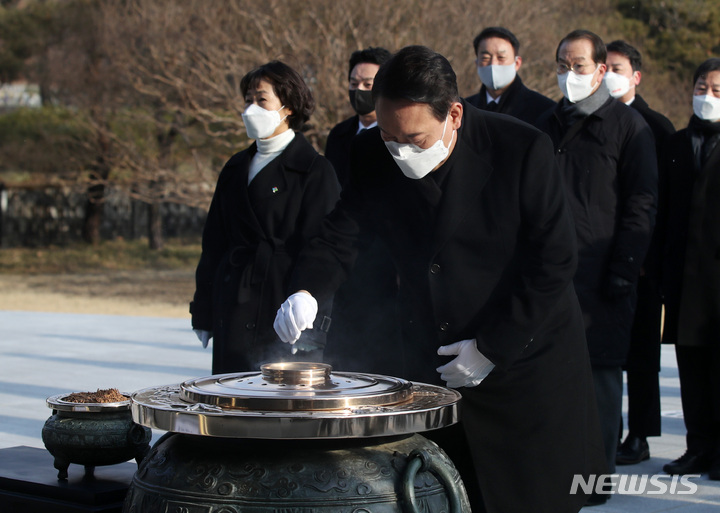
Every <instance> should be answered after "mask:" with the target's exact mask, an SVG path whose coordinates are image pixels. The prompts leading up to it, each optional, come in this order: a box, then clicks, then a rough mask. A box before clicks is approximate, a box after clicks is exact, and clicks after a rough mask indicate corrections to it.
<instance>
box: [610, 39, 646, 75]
mask: <svg viewBox="0 0 720 513" xmlns="http://www.w3.org/2000/svg"><path fill="white" fill-rule="evenodd" d="M607 51H608V53H610V52H614V53H619V54H620V55H624V56H625V57H626V58H627V60H629V61H630V67H631V68H632V70H633V71H640V70H641V69H642V55H640V52H639V51H638V49H637V48H635V47H634V46H632V45H631V44H629V43H626V42H625V41H623V40H622V39H618V40H616V41H613V42H611V43H608V44H607Z"/></svg>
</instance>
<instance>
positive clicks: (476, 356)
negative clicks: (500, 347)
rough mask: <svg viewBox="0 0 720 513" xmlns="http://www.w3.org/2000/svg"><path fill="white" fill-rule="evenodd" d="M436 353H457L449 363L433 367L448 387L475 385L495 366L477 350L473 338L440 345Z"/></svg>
mask: <svg viewBox="0 0 720 513" xmlns="http://www.w3.org/2000/svg"><path fill="white" fill-rule="evenodd" d="M437 353H438V354H439V355H442V356H452V355H457V358H454V359H453V360H452V361H451V362H450V363H447V364H445V365H441V366H440V367H438V368H437V369H435V370H437V371H438V372H439V373H440V378H442V379H443V380H445V381H446V382H447V386H448V387H450V388H460V387H474V386H477V385H479V384H480V382H481V381H482V380H483V379H485V378H486V377H487V375H488V374H490V371H491V370H493V369H494V368H495V364H494V363H493V362H491V361H490V360H488V359H487V358H485V356H484V355H483V354H482V353H481V352H480V351H478V349H477V340H476V339H474V338H471V339H468V340H461V341H460V342H455V343H454V344H450V345H448V346H440V347H439V348H438V351H437Z"/></svg>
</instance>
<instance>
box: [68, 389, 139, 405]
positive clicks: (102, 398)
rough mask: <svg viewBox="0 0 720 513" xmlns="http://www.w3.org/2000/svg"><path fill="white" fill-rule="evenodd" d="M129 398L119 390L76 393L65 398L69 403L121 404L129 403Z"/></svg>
mask: <svg viewBox="0 0 720 513" xmlns="http://www.w3.org/2000/svg"><path fill="white" fill-rule="evenodd" d="M128 399H129V397H128V396H126V395H123V394H121V393H120V392H119V391H118V389H117V388H107V389H104V390H100V389H98V390H97V392H76V393H74V394H70V395H68V396H65V397H63V401H67V402H69V403H120V402H122V401H127V400H128Z"/></svg>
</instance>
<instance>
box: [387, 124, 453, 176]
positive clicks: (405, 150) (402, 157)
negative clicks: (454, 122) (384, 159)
mask: <svg viewBox="0 0 720 513" xmlns="http://www.w3.org/2000/svg"><path fill="white" fill-rule="evenodd" d="M449 118H450V116H449V115H448V116H447V117H446V118H445V126H444V127H443V133H442V136H440V139H438V140H437V141H435V144H433V145H432V146H430V147H429V148H425V149H422V148H420V147H418V146H416V145H414V144H412V143H403V144H401V143H398V142H395V141H385V146H386V147H387V149H388V151H389V152H390V155H392V158H393V159H394V160H395V163H396V164H397V165H398V167H399V168H400V170H401V171H402V172H403V174H404V175H405V176H407V177H408V178H412V179H414V180H419V179H420V178H423V177H424V176H426V175H427V174H428V173H429V172H430V171H432V170H433V169H435V168H436V167H437V165H438V164H440V162H442V161H443V160H445V159H446V158H447V156H448V155H449V153H450V145H451V144H452V138H451V139H450V142H449V143H448V145H447V146H445V144H444V143H443V139H444V138H445V130H446V129H447V123H448V119H449ZM453 137H455V130H453Z"/></svg>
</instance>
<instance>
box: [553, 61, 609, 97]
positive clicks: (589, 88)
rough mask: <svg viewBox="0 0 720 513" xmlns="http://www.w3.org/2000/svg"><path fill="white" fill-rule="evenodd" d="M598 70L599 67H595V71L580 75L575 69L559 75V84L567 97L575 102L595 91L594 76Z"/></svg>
mask: <svg viewBox="0 0 720 513" xmlns="http://www.w3.org/2000/svg"><path fill="white" fill-rule="evenodd" d="M598 67H599V66H598ZM597 70H598V68H595V71H593V72H592V73H590V74H589V75H579V74H578V73H575V72H574V71H568V72H567V73H563V74H561V75H558V76H557V77H558V86H559V87H560V90H561V91H562V94H563V95H564V96H565V98H567V99H568V100H569V101H571V102H572V103H575V102H579V101H581V100H584V99H585V98H587V97H588V96H590V94H592V92H593V88H594V85H593V78H594V77H595V72H597Z"/></svg>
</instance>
